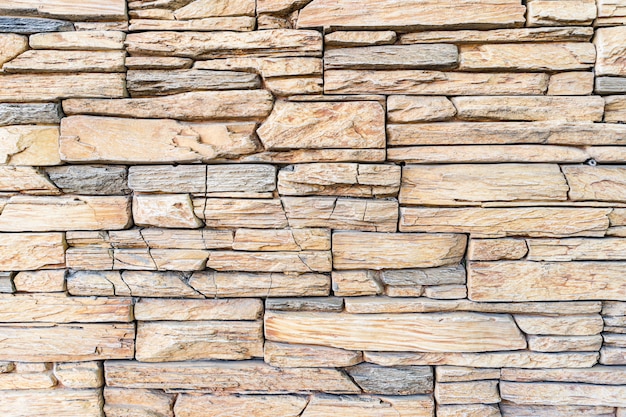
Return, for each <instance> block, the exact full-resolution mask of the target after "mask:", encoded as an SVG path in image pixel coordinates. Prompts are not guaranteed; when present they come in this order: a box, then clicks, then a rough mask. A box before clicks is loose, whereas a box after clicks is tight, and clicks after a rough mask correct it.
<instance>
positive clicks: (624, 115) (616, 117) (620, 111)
mask: <svg viewBox="0 0 626 417" xmlns="http://www.w3.org/2000/svg"><path fill="white" fill-rule="evenodd" d="M605 100H606V107H605V114H604V121H605V122H607V123H626V95H625V96H608V97H606V98H605ZM615 162H618V161H615Z"/></svg>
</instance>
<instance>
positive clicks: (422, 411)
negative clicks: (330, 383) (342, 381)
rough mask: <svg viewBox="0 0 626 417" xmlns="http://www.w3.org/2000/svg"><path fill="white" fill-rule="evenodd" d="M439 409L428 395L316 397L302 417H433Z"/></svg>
mask: <svg viewBox="0 0 626 417" xmlns="http://www.w3.org/2000/svg"><path fill="white" fill-rule="evenodd" d="M434 408H435V405H434V403H433V399H432V397H430V396H426V395H408V396H391V397H380V396H375V397H369V396H345V395H344V396H330V395H316V396H314V397H313V398H312V399H311V401H310V402H309V404H308V405H307V408H306V409H305V410H304V413H302V417H350V416H355V415H356V416H359V417H432V416H433V415H434V412H435V410H434Z"/></svg>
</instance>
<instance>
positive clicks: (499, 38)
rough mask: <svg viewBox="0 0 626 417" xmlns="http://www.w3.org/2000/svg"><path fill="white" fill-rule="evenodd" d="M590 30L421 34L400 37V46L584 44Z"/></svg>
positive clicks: (535, 29) (587, 39) (589, 38)
mask: <svg viewBox="0 0 626 417" xmlns="http://www.w3.org/2000/svg"><path fill="white" fill-rule="evenodd" d="M592 36H593V28H590V27H558V28H551V27H542V28H523V29H495V30H451V31H440V30H437V31H432V32H429V31H421V32H414V33H404V34H402V35H400V44H413V43H439V42H443V43H455V44H464V43H479V44H484V43H513V42H566V41H567V42H588V41H590V40H591V38H592Z"/></svg>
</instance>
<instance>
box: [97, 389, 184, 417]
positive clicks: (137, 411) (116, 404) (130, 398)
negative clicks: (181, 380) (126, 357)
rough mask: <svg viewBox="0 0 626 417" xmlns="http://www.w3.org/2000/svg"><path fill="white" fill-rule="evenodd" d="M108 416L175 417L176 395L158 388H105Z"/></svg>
mask: <svg viewBox="0 0 626 417" xmlns="http://www.w3.org/2000/svg"><path fill="white" fill-rule="evenodd" d="M104 401H105V404H104V412H105V414H106V416H107V417H109V416H112V417H124V416H129V415H130V416H134V415H137V416H139V417H144V416H145V417H148V416H150V417H153V416H154V417H173V416H174V414H173V412H172V407H173V406H174V395H173V394H165V393H163V392H160V391H156V390H146V389H123V388H109V387H105V388H104Z"/></svg>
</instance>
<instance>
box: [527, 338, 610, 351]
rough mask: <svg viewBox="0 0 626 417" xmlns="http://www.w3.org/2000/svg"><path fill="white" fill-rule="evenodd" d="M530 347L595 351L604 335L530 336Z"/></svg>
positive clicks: (549, 349)
mask: <svg viewBox="0 0 626 417" xmlns="http://www.w3.org/2000/svg"><path fill="white" fill-rule="evenodd" d="M527 340H528V349H530V350H534V351H536V352H595V351H599V350H600V348H601V347H602V336H600V335H597V336H528V337H527Z"/></svg>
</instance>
